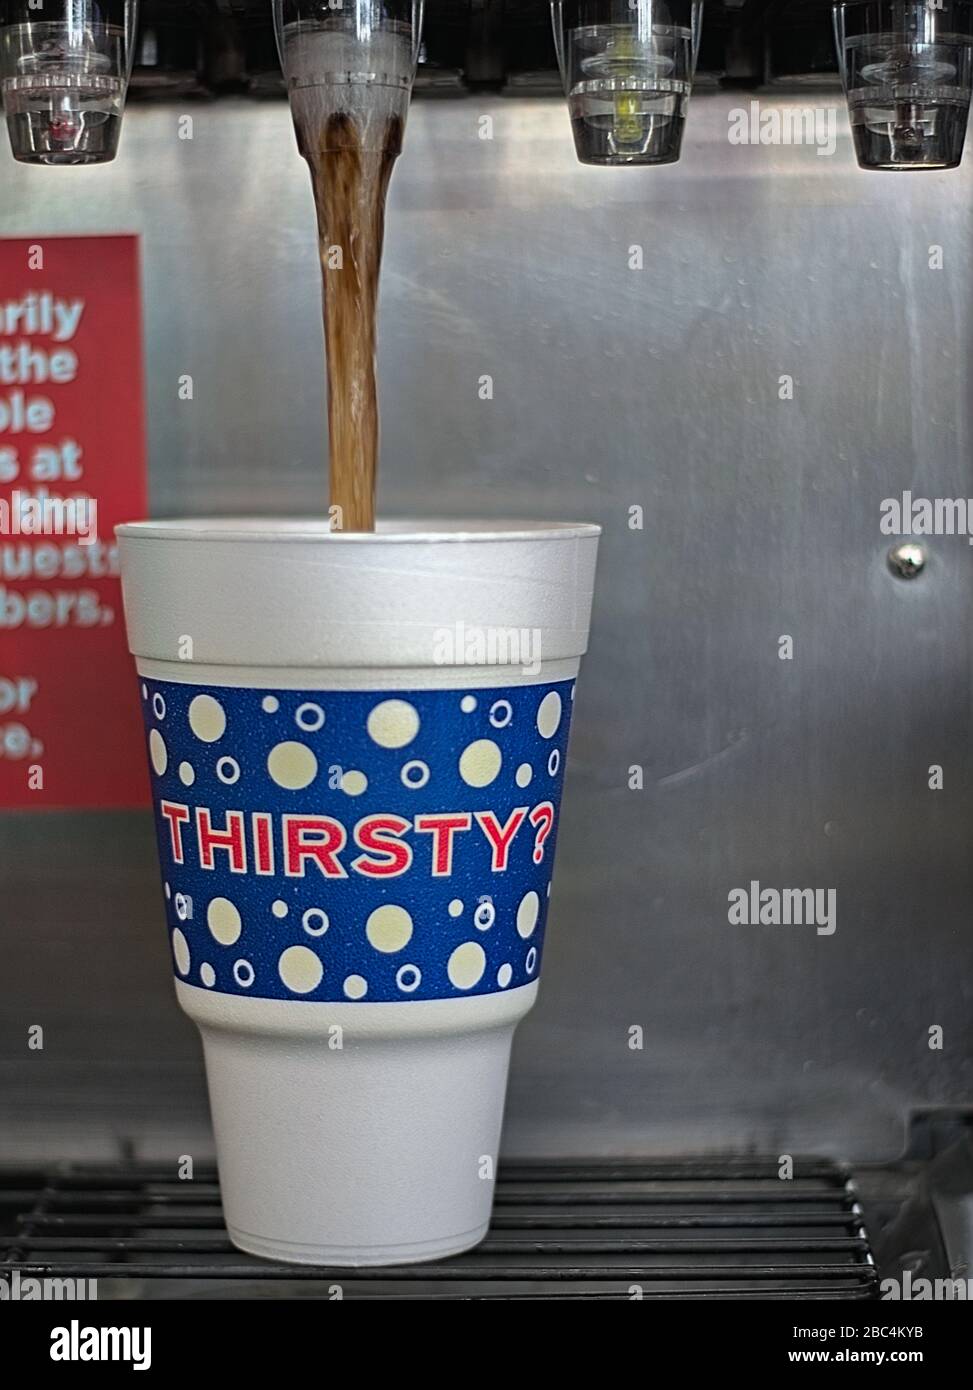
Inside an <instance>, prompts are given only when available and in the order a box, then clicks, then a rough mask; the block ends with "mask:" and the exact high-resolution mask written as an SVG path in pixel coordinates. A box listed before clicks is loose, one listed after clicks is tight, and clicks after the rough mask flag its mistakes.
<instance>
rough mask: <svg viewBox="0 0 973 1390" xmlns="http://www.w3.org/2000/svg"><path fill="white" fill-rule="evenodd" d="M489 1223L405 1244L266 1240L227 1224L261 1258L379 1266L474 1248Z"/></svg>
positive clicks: (243, 1246)
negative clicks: (342, 1243) (307, 1242)
mask: <svg viewBox="0 0 973 1390" xmlns="http://www.w3.org/2000/svg"><path fill="white" fill-rule="evenodd" d="M489 1228H490V1223H489V1222H488V1221H487V1222H485V1223H484V1224H483V1225H482V1226H477V1227H476V1228H475V1229H474V1230H472V1231H463V1232H460V1233H459V1234H458V1235H455V1236H445V1237H442V1238H440V1239H437V1240H422V1241H416V1242H414V1243H413V1244H406V1245H358V1246H356V1245H304V1244H296V1243H295V1242H293V1241H286V1240H267V1239H264V1238H263V1237H261V1236H255V1235H252V1234H251V1233H250V1232H249V1231H238V1230H236V1229H235V1228H234V1227H233V1226H228V1227H227V1232H228V1234H229V1237H230V1240H231V1241H232V1242H233V1244H234V1245H235V1246H236V1247H237V1249H238V1250H243V1251H244V1252H245V1253H246V1254H248V1255H258V1256H259V1257H260V1258H261V1259H262V1260H279V1261H281V1262H283V1263H285V1264H300V1265H323V1266H330V1267H332V1268H339V1269H363V1268H367V1267H371V1266H375V1267H376V1268H377V1267H379V1266H381V1267H382V1268H384V1267H385V1266H391V1265H411V1264H420V1263H422V1262H424V1261H426V1260H444V1259H447V1258H448V1257H449V1256H450V1255H461V1254H462V1253H463V1252H464V1250H472V1249H473V1248H474V1246H477V1245H479V1243H480V1241H481V1240H483V1238H484V1236H485V1235H486V1233H487V1231H488V1230H489Z"/></svg>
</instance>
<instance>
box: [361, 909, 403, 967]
mask: <svg viewBox="0 0 973 1390" xmlns="http://www.w3.org/2000/svg"><path fill="white" fill-rule="evenodd" d="M365 935H366V936H367V937H368V939H369V941H370V942H371V943H372V945H373V946H374V947H375V949H376V951H382V952H384V954H385V955H391V954H392V953H393V952H394V951H401V950H402V948H403V946H406V945H408V943H409V942H410V941H411V940H412V918H411V917H410V916H409V914H408V912H406V910H405V908H404V907H397V906H396V904H395V903H386V904H385V905H384V906H383V907H377V908H376V909H375V911H374V912H373V913H371V915H370V916H369V918H368V921H367V922H366V924H365Z"/></svg>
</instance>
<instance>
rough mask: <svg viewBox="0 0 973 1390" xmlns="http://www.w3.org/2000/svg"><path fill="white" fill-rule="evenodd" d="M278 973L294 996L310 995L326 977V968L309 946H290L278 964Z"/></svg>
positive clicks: (282, 954) (282, 953)
mask: <svg viewBox="0 0 973 1390" xmlns="http://www.w3.org/2000/svg"><path fill="white" fill-rule="evenodd" d="M277 973H278V974H279V975H280V978H281V979H282V980H283V982H284V984H285V985H286V986H287V988H288V989H289V990H290V991H291V993H292V994H310V993H311V990H312V989H317V987H318V985H319V984H320V983H321V980H322V978H323V976H324V966H323V965H322V964H321V961H320V960H319V959H318V957H317V956H316V955H315V954H314V952H313V951H312V950H311V949H310V947H309V946H288V948H287V950H286V951H282V952H281V955H280V959H279V960H278V962H277Z"/></svg>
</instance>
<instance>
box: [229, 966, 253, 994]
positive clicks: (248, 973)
mask: <svg viewBox="0 0 973 1390" xmlns="http://www.w3.org/2000/svg"><path fill="white" fill-rule="evenodd" d="M233 978H234V980H236V982H237V984H238V985H239V986H240V988H241V989H249V988H250V986H251V985H252V984H253V982H254V980H255V979H256V978H257V977H256V973H255V972H254V968H253V966H252V965H251V964H250V962H249V961H248V960H238V961H237V962H236V963H235V964H234V966H233Z"/></svg>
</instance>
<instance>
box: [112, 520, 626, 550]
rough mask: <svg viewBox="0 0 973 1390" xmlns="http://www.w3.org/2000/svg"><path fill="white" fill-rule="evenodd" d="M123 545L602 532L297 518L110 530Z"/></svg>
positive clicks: (579, 536) (523, 537)
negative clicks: (338, 526) (348, 527)
mask: <svg viewBox="0 0 973 1390" xmlns="http://www.w3.org/2000/svg"><path fill="white" fill-rule="evenodd" d="M115 535H116V536H118V537H121V538H123V539H125V540H166V541H234V542H240V541H274V542H277V543H284V544H287V543H298V542H306V541H321V542H326V543H327V544H329V545H335V544H341V545H349V544H353V543H354V544H359V545H401V544H410V543H411V544H415V543H416V542H421V543H422V544H437V545H439V544H447V543H452V544H455V543H463V544H471V543H477V542H483V541H553V540H588V539H595V538H597V537H598V536H600V535H601V527H600V526H598V525H595V524H594V523H593V522H587V521H530V520H516V521H497V520H492V519H486V520H471V519H469V518H460V519H455V520H454V519H450V518H438V517H436V518H434V517H422V518H383V519H382V520H380V521H379V522H378V529H377V530H375V531H332V530H331V528H330V525H329V523H328V522H327V521H325V520H322V521H308V520H303V519H300V518H296V517H260V516H238V517H226V516H219V517H173V518H166V519H164V520H159V521H127V522H124V523H122V524H121V525H119V526H116V527H115Z"/></svg>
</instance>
